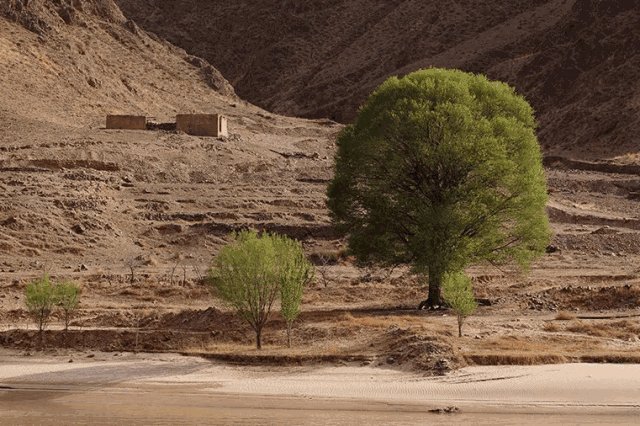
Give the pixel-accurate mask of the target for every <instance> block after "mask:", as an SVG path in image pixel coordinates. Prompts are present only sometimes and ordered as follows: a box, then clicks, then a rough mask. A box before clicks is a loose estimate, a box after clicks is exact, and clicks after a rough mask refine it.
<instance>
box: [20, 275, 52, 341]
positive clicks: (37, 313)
mask: <svg viewBox="0 0 640 426" xmlns="http://www.w3.org/2000/svg"><path fill="white" fill-rule="evenodd" d="M25 304H26V306H27V310H28V311H29V313H30V314H31V316H33V318H34V321H35V322H36V326H37V327H38V331H39V332H40V339H41V340H42V333H43V332H44V330H45V329H46V328H47V324H48V323H49V317H50V316H51V312H52V311H53V309H54V307H55V304H56V291H55V286H54V285H53V284H52V283H51V279H50V278H49V276H48V275H44V276H43V277H42V278H39V279H37V280H35V281H32V282H31V283H29V284H27V287H26V289H25Z"/></svg>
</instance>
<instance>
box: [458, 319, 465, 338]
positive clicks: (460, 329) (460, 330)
mask: <svg viewBox="0 0 640 426" xmlns="http://www.w3.org/2000/svg"><path fill="white" fill-rule="evenodd" d="M463 321H464V318H463V317H462V316H460V315H458V337H462V322H463Z"/></svg>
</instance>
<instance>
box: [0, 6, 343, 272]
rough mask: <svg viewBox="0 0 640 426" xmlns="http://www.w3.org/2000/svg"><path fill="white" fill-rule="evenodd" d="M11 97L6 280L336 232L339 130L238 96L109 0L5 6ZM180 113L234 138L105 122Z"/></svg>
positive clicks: (4, 161)
mask: <svg viewBox="0 0 640 426" xmlns="http://www.w3.org/2000/svg"><path fill="white" fill-rule="evenodd" d="M0 99H1V100H0V123H1V125H0V128H1V132H0V256H1V258H0V272H3V273H6V274H3V277H4V279H6V280H9V281H10V280H12V279H13V278H14V277H18V278H23V277H25V274H27V276H28V275H29V274H40V273H42V270H43V269H46V270H48V271H50V272H52V273H73V272H74V271H76V272H83V273H96V271H102V272H107V271H109V272H113V271H117V272H118V273H119V272H122V271H125V270H127V269H129V266H127V265H133V264H135V265H136V267H142V266H144V265H145V264H146V265H147V266H151V267H154V265H155V267H157V266H158V265H159V264H174V263H175V262H176V259H182V260H184V259H186V258H189V259H191V260H190V262H191V263H196V262H199V263H198V264H199V265H200V267H204V266H203V265H206V263H207V262H208V261H209V259H210V257H211V254H212V251H213V250H214V248H215V247H216V246H217V245H218V244H219V243H220V242H221V241H223V240H222V239H223V238H224V237H226V236H227V234H228V233H230V232H231V231H232V230H234V229H237V228H240V227H246V226H258V227H266V228H268V229H274V230H281V229H284V230H286V231H287V232H289V233H290V234H293V235H299V236H301V237H305V236H307V235H311V234H313V235H315V234H317V233H322V232H325V233H326V231H325V228H326V227H327V223H328V217H327V214H326V211H325V208H324V204H323V197H324V186H323V185H322V182H323V180H326V179H327V178H328V177H329V176H330V172H331V167H330V164H331V152H332V149H333V148H332V146H333V144H332V143H331V142H330V140H329V139H330V137H331V136H332V135H333V134H335V132H336V131H337V130H338V129H339V127H338V126H336V125H335V123H331V122H327V121H324V122H319V121H318V122H313V121H307V120H298V119H289V118H283V117H279V116H275V115H273V114H270V113H268V112H266V111H264V110H261V109H259V108H257V107H255V106H252V105H250V104H248V103H246V102H244V101H242V100H240V99H238V98H237V97H236V96H235V95H234V93H233V89H232V87H231V86H230V85H229V83H228V82H226V80H224V79H223V78H222V77H221V76H220V74H219V73H218V71H217V70H216V69H215V68H213V67H212V66H210V65H209V64H208V63H207V62H206V61H204V60H202V59H199V58H197V57H194V56H191V55H188V54H186V53H185V52H184V51H183V50H181V49H179V48H176V47H174V46H172V45H170V44H169V43H167V42H165V41H162V40H160V39H158V38H157V37H155V36H153V35H150V34H147V33H146V32H145V31H143V30H141V29H140V28H139V27H138V26H137V25H136V24H135V23H134V22H132V21H130V20H128V19H126V18H125V17H124V16H123V15H122V13H121V12H120V10H119V9H118V7H117V5H116V4H115V3H114V2H113V1H111V0H73V1H72V0H60V1H57V0H56V1H49V0H31V1H26V0H11V1H10V2H8V3H7V2H3V3H2V4H1V5H0ZM178 112H205V113H206V112H221V113H224V114H225V115H227V116H228V117H229V126H230V132H231V135H230V137H229V138H228V139H226V140H224V141H223V140H217V139H213V138H200V137H192V136H188V135H185V134H180V133H176V132H165V131H120V130H105V129H104V120H105V114H109V113H140V114H145V115H148V116H152V117H155V118H156V119H157V120H159V121H161V122H162V121H167V120H171V119H172V118H173V117H174V116H175V114H176V113H178ZM319 183H320V184H319ZM81 264H84V266H83V267H82V268H80V265H81ZM85 270H86V271H85ZM161 270H162V271H165V272H166V270H165V269H161ZM189 273H190V274H192V273H193V272H192V271H191V269H189Z"/></svg>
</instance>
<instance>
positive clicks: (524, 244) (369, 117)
mask: <svg viewBox="0 0 640 426" xmlns="http://www.w3.org/2000/svg"><path fill="white" fill-rule="evenodd" d="M535 127H536V124H535V119H534V116H533V110H532V108H531V107H530V106H529V104H528V103H527V102H526V101H525V100H524V98H522V97H521V96H519V95H517V94H516V93H515V91H514V90H513V89H512V88H511V87H509V86H508V85H506V84H504V83H500V82H494V81H489V80H488V79H487V78H485V77H484V76H481V75H474V74H468V73H464V72H461V71H456V70H444V69H428V70H422V71H418V72H415V73H412V74H409V75H407V76H406V77H403V78H396V77H392V78H390V79H388V80H387V81H386V82H385V83H383V84H382V85H381V86H380V87H379V88H378V89H377V90H376V91H375V92H374V93H373V94H372V95H371V96H370V98H369V99H368V101H367V102H366V103H365V104H364V106H363V107H362V109H361V110H360V112H359V115H358V118H357V120H356V122H355V124H353V125H351V126H348V127H347V128H345V129H344V130H343V132H342V133H341V134H340V136H339V138H338V153H337V155H336V173H335V177H334V179H333V181H332V182H331V184H330V186H329V189H328V197H329V200H328V205H329V208H330V210H331V213H332V217H333V219H334V222H335V223H336V225H337V226H338V228H339V229H340V230H341V231H342V232H344V233H346V234H348V235H349V248H350V251H351V253H352V254H354V255H355V256H356V258H357V259H358V260H359V261H361V262H372V261H373V262H377V263H381V264H383V265H396V264H403V263H405V264H411V265H412V266H413V267H414V270H415V271H416V272H417V273H420V274H428V275H429V302H430V304H431V305H432V306H434V305H438V304H439V303H440V286H441V282H442V278H443V276H444V274H446V273H447V272H451V271H459V270H463V269H464V268H465V267H466V266H468V265H470V264H473V263H477V262H481V261H488V262H492V263H505V262H512V261H515V262H516V263H517V264H519V265H521V266H522V267H524V268H526V267H528V265H529V264H530V263H531V261H533V260H534V259H535V258H536V257H537V256H539V255H541V254H543V253H544V249H545V248H546V246H547V245H548V242H549V238H550V230H549V224H548V218H547V215H546V212H545V205H546V201H547V190H546V180H545V175H544V169H543V167H542V155H541V152H540V148H539V145H538V142H537V138H536V134H535Z"/></svg>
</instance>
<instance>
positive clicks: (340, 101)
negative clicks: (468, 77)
mask: <svg viewBox="0 0 640 426" xmlns="http://www.w3.org/2000/svg"><path fill="white" fill-rule="evenodd" d="M118 3H119V4H120V6H121V7H122V8H123V10H124V12H125V14H126V15H127V16H129V17H130V18H132V19H134V20H135V21H136V22H138V23H139V24H140V25H141V26H142V27H144V28H145V29H147V30H150V31H153V32H155V33H157V34H159V35H160V36H162V37H165V38H167V39H168V40H170V41H171V42H173V43H174V44H176V45H178V46H180V47H183V48H184V49H186V50H187V51H189V52H191V53H192V54H196V55H199V56H202V57H204V58H206V59H207V60H209V61H210V62H211V63H212V64H213V65H214V66H216V67H217V68H219V69H220V70H221V71H222V73H223V74H224V75H225V77H227V78H228V79H229V80H230V81H231V83H232V84H233V85H234V86H235V87H236V89H237V90H238V93H239V94H240V95H241V96H242V97H243V98H244V99H247V100H250V101H252V102H255V103H256V104H258V105H261V106H263V107H265V108H267V109H269V110H270V111H274V112H278V113H284V114H289V115H298V116H300V115H302V116H307V117H332V118H334V119H336V120H338V121H345V122H349V121H350V120H351V119H352V118H353V116H354V114H355V112H356V110H357V107H358V106H359V105H360V104H361V103H362V102H363V101H364V99H365V98H366V96H367V95H368V94H369V93H370V92H371V90H373V89H374V88H375V87H376V86H377V85H378V84H379V83H380V82H382V81H383V80H384V79H385V78H387V77H388V76H390V75H398V74H406V73H408V72H410V71H414V70H416V69H418V68H424V67H428V66H441V67H453V68H461V69H464V70H468V71H473V72H481V73H484V74H486V75H488V76H489V77H491V78H495V79H499V80H504V81H508V82H509V83H511V84H512V85H514V86H515V87H516V88H517V89H518V91H519V92H521V93H523V94H524V95H525V96H526V97H527V98H528V99H529V100H530V101H531V102H532V104H533V106H534V108H535V110H536V111H537V112H538V118H539V121H540V137H541V141H542V143H543V145H544V146H545V149H546V150H547V151H548V152H550V153H551V152H553V153H557V154H561V155H570V156H574V157H581V158H591V159H603V158H608V159H612V158H622V159H623V160H624V159H625V157H626V156H629V155H630V156H633V155H637V150H638V137H637V135H638V133H639V131H640V118H639V117H640V106H639V105H640V103H639V100H640V85H639V83H638V81H639V79H638V69H640V32H639V31H638V30H637V29H638V28H639V27H640V0H618V1H610V0H535V1H526V2H517V1H510V0H493V1H477V0H457V1H455V2H449V3H447V4H446V5H444V4H443V3H442V2H441V1H435V0H402V1H401V0H317V1H314V2H293V1H289V2H264V1H256V0H241V1H234V2H231V3H230V2H227V1H223V0H218V1H208V2H202V1H197V0H176V1H171V2H167V1H162V0H119V1H118ZM636 160H637V158H636Z"/></svg>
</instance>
